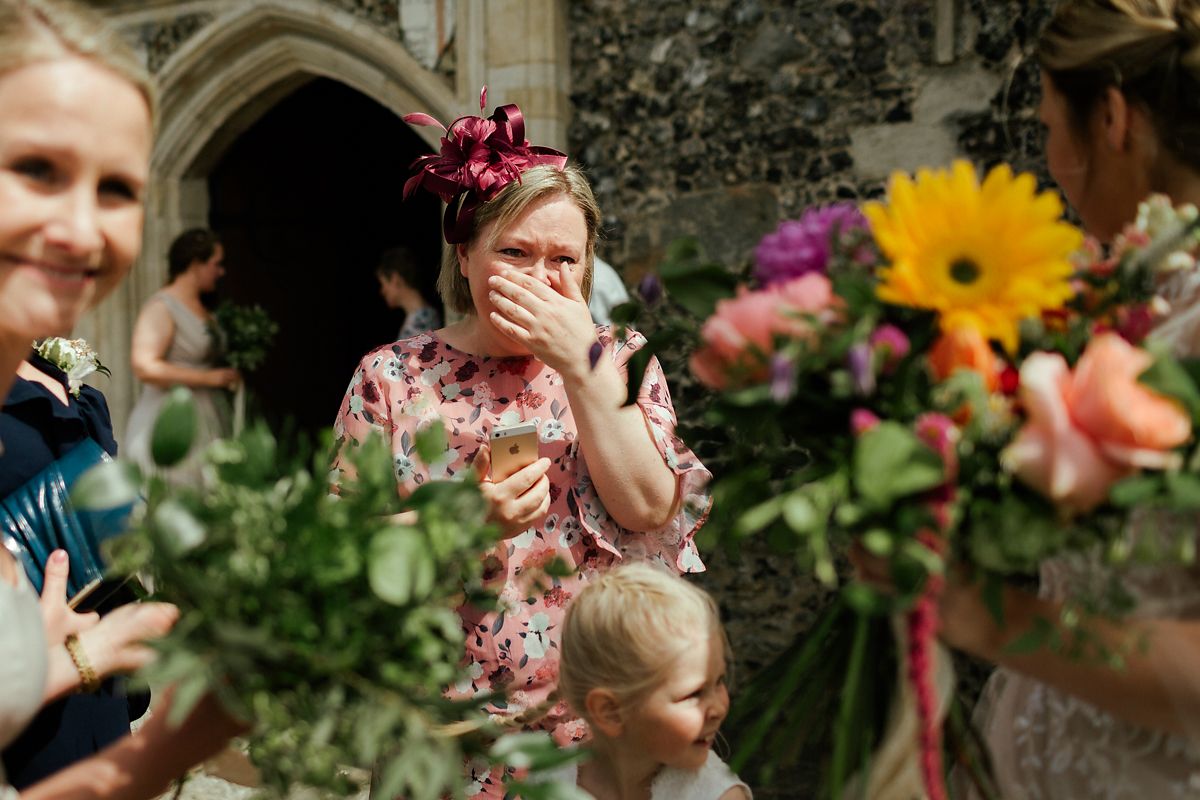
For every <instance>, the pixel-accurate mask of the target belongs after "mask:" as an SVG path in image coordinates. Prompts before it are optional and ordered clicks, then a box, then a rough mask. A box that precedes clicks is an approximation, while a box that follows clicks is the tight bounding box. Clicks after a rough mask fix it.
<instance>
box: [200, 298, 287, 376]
mask: <svg viewBox="0 0 1200 800" xmlns="http://www.w3.org/2000/svg"><path fill="white" fill-rule="evenodd" d="M213 325H214V326H216V328H217V330H218V331H219V332H220V335H219V337H218V338H219V340H220V342H221V348H220V349H221V358H222V360H223V361H224V362H225V363H226V364H228V365H229V366H231V367H233V368H234V369H236V370H241V371H242V372H253V371H254V370H256V369H258V367H259V366H260V365H261V364H262V363H263V361H265V360H266V358H267V354H268V353H269V352H270V350H271V345H272V344H274V342H275V336H276V335H277V334H278V333H279V325H278V323H276V322H275V320H273V319H271V317H270V315H269V314H267V312H266V311H265V310H264V309H263V307H262V306H260V305H252V306H241V305H235V304H233V303H229V302H225V303H222V304H221V305H220V306H218V307H217V310H216V311H214V312H213Z"/></svg>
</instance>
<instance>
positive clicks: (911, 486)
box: [854, 422, 945, 508]
mask: <svg viewBox="0 0 1200 800" xmlns="http://www.w3.org/2000/svg"><path fill="white" fill-rule="evenodd" d="M944 480H945V468H944V467H943V465H942V460H941V458H940V457H939V456H938V455H937V453H935V452H933V451H932V450H930V449H929V448H928V447H926V446H925V445H924V444H923V443H922V442H921V440H920V439H918V438H917V436H916V434H914V433H913V432H912V431H910V430H908V429H907V428H905V427H904V426H902V425H900V424H899V423H896V422H881V423H880V424H879V425H876V426H875V427H874V428H873V429H871V430H870V431H868V432H867V433H865V434H863V435H862V436H861V437H860V438H859V439H858V441H857V442H856V443H855V447H854V488H855V489H857V490H858V493H859V494H860V495H862V497H863V498H864V499H865V500H867V502H869V503H870V504H872V505H873V506H875V507H876V508H887V507H888V506H890V505H891V504H892V503H894V502H895V501H896V500H899V499H900V498H903V497H906V496H908V495H912V494H916V493H917V492H923V491H927V490H929V489H933V488H934V487H936V486H939V485H940V484H941V483H942V482H943V481H944Z"/></svg>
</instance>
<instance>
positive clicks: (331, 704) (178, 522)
mask: <svg viewBox="0 0 1200 800" xmlns="http://www.w3.org/2000/svg"><path fill="white" fill-rule="evenodd" d="M195 426H196V419H195V409H194V407H193V406H192V404H191V401H190V398H189V397H188V394H187V391H186V390H184V389H179V390H176V392H175V394H173V395H172V396H171V397H170V398H169V399H168V401H167V402H166V403H165V404H164V408H163V411H162V412H161V414H160V416H159V419H158V421H157V423H156V425H155V428H154V430H153V434H152V444H151V450H152V454H153V456H154V458H155V460H156V462H157V463H159V464H160V465H162V466H170V465H172V464H173V463H176V462H177V461H178V460H180V459H181V458H183V457H184V455H185V454H186V453H187V452H188V449H189V447H190V444H191V439H192V437H193V436H194V432H195ZM415 448H416V450H417V451H418V453H420V454H423V455H424V456H426V457H429V456H430V455H431V454H437V453H441V452H442V451H444V449H445V444H444V432H443V430H442V429H441V428H440V427H438V426H432V427H430V428H428V429H427V430H425V431H424V432H423V433H422V434H421V435H420V436H418V437H417V441H416V443H415ZM350 457H351V458H352V459H353V462H354V464H355V467H356V470H357V475H356V477H355V478H354V479H353V480H349V479H346V480H343V481H341V490H340V494H339V495H338V496H334V495H331V494H330V490H329V481H328V475H327V473H328V463H329V461H328V457H327V454H325V453H317V454H315V455H314V456H313V457H312V458H311V459H306V458H304V457H289V456H286V455H285V454H283V453H281V452H280V449H279V448H278V447H277V445H276V441H275V439H274V437H273V436H272V435H271V434H270V432H269V431H268V430H267V429H266V428H265V427H262V426H255V425H252V426H250V427H248V428H247V429H246V430H245V431H244V432H243V433H242V434H241V435H240V436H238V437H236V438H234V439H230V440H222V441H218V442H216V443H214V444H213V445H211V446H210V447H209V448H208V450H207V451H206V460H207V463H208V468H209V480H208V481H207V482H206V485H205V486H204V487H203V488H200V487H196V488H194V489H192V488H179V487H170V486H168V485H167V484H166V483H165V482H164V481H163V480H162V479H161V478H160V477H157V476H151V477H150V478H149V479H147V480H141V479H140V478H139V477H138V476H137V475H136V474H133V475H131V474H130V473H131V471H136V467H131V466H130V465H127V464H123V463H113V464H110V465H107V466H105V467H102V468H100V470H98V471H93V472H91V473H89V474H87V475H85V476H84V477H83V478H81V480H80V483H79V485H78V487H77V490H76V491H75V492H74V493H73V500H74V502H76V503H77V504H81V505H84V506H92V507H97V506H101V507H102V506H108V505H115V504H118V503H120V502H122V501H127V500H130V499H132V498H134V497H137V496H138V495H139V494H140V495H142V496H143V497H144V498H145V503H144V504H143V505H142V506H141V508H140V509H139V510H138V511H137V512H135V517H134V519H133V522H132V530H131V532H130V533H128V534H126V535H125V536H124V537H122V538H118V539H117V540H116V541H115V543H114V545H113V547H112V548H111V553H110V555H111V557H112V558H111V560H112V562H113V568H114V570H115V571H117V572H118V573H120V574H132V573H134V572H137V573H138V574H141V575H144V576H148V577H150V578H151V579H152V583H153V586H154V587H155V597H156V599H162V600H166V601H169V602H172V603H175V604H176V605H178V606H179V608H180V609H181V616H180V619H179V622H178V623H177V624H176V625H175V627H174V629H173V630H172V631H171V633H170V635H169V636H168V637H167V638H166V639H164V640H162V641H160V642H156V643H155V646H156V648H158V649H159V650H160V657H159V659H158V661H157V662H156V663H155V664H154V665H152V667H151V668H150V672H149V673H148V674H147V676H146V677H147V678H149V679H150V680H152V681H154V682H156V683H160V684H173V685H175V686H176V691H175V702H174V704H173V705H172V707H171V713H172V714H174V715H178V716H179V718H182V717H183V716H185V715H186V713H187V711H188V710H189V709H190V707H191V706H192V704H194V703H195V702H196V701H198V700H199V699H200V698H201V697H202V696H203V695H204V694H205V693H209V692H212V693H215V694H216V695H217V696H218V697H219V698H220V699H221V700H222V701H223V702H224V704H225V705H226V707H227V708H228V709H229V710H230V712H231V713H233V714H234V715H236V716H238V717H240V718H242V719H244V720H247V721H248V722H249V723H251V724H252V726H253V727H252V729H251V732H250V733H249V734H248V735H247V738H248V743H249V754H250V758H251V760H252V761H253V763H254V764H255V765H256V766H257V767H258V769H259V770H260V772H261V775H262V779H263V783H264V786H265V787H266V788H267V789H269V790H271V791H272V792H273V793H275V794H277V795H283V794H284V793H285V792H286V790H287V789H288V788H289V787H292V786H308V787H312V788H315V789H320V790H323V791H324V793H327V794H329V795H331V796H347V794H351V793H354V792H356V791H358V787H357V786H356V781H355V780H352V778H353V776H354V773H351V775H350V776H348V775H347V772H346V770H347V769H350V768H357V770H358V773H357V774H358V776H359V777H358V779H357V780H358V781H361V780H362V777H361V776H362V775H365V774H368V773H369V772H370V771H371V770H373V769H374V770H375V771H376V772H375V777H376V786H375V790H376V791H377V792H378V793H379V794H378V796H380V797H388V798H390V797H397V796H403V797H409V798H414V800H420V799H421V798H424V799H425V800H436V798H441V797H447V796H455V797H457V796H461V793H462V791H463V777H462V776H463V765H464V763H465V759H466V758H468V757H471V758H481V759H484V760H488V761H491V762H493V763H498V764H508V765H510V766H516V767H522V768H527V769H538V768H541V767H546V766H555V765H557V764H559V763H561V762H562V761H563V760H564V756H563V755H562V754H561V753H559V752H558V751H557V749H556V748H555V746H554V743H553V742H552V741H551V740H550V739H549V737H548V736H547V735H541V736H538V735H534V734H513V733H511V732H507V733H506V731H505V730H504V729H503V727H502V726H500V725H498V724H495V723H493V722H492V721H491V720H489V718H488V717H487V715H486V714H485V713H484V711H483V710H482V709H483V707H484V705H485V704H486V703H488V702H489V701H490V700H492V699H493V698H492V697H491V696H480V697H475V698H472V699H471V700H468V701H452V700H448V699H446V698H445V697H444V692H445V690H446V688H447V687H448V686H452V685H454V684H455V683H456V682H458V681H461V680H462V679H463V677H464V676H463V675H462V674H461V670H460V661H461V660H462V655H463V641H464V634H463V631H462V628H461V625H460V621H459V618H458V614H457V613H456V610H455V609H456V608H457V607H458V606H459V605H461V604H463V603H470V604H472V605H475V606H477V607H481V608H487V607H489V606H490V605H491V604H493V603H495V601H496V598H495V596H494V595H493V593H492V592H491V591H490V590H489V589H488V588H487V587H486V586H485V585H484V580H483V566H482V565H483V559H482V558H481V557H480V554H481V553H483V552H484V551H485V550H486V549H487V548H488V547H489V546H490V545H492V544H493V543H494V542H495V537H496V535H497V534H496V530H495V528H494V526H492V525H491V524H489V523H487V522H486V521H485V519H484V517H485V510H486V509H485V504H484V502H483V499H482V497H481V495H480V494H479V491H478V487H477V486H475V485H473V484H471V483H469V482H446V481H431V482H428V483H426V484H424V485H423V486H421V487H420V489H418V490H417V491H416V492H414V493H413V494H412V495H411V496H410V497H408V498H407V499H404V500H401V499H400V498H398V497H397V495H396V479H395V474H394V471H393V470H394V464H393V461H392V457H391V454H390V452H388V447H387V445H386V443H385V442H384V441H383V440H382V438H380V439H378V440H377V441H376V440H371V441H366V442H364V443H363V445H362V446H361V447H359V448H355V450H354V452H353V454H352V455H351V456H350ZM404 511H412V512H416V513H415V519H414V520H412V521H410V522H401V521H398V520H397V518H396V517H395V516H394V515H395V514H398V513H400V512H404ZM550 569H553V565H550V566H548V567H547V570H550ZM468 683H469V681H468ZM569 757H570V756H566V758H569ZM521 791H522V794H523V796H525V797H530V798H535V800H554V798H559V799H560V800H565V798H567V797H570V796H571V795H569V794H567V792H568V790H567V789H565V788H562V787H558V786H557V785H555V784H548V785H540V786H531V787H528V788H526V789H522V790H521Z"/></svg>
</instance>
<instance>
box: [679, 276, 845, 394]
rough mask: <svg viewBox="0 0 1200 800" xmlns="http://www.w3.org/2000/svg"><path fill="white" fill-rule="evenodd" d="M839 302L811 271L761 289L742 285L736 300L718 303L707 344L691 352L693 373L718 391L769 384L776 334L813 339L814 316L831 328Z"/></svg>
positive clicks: (705, 335)
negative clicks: (811, 316) (763, 383)
mask: <svg viewBox="0 0 1200 800" xmlns="http://www.w3.org/2000/svg"><path fill="white" fill-rule="evenodd" d="M838 304H840V301H839V300H838V298H837V297H836V296H835V295H834V293H833V284H831V283H830V281H829V279H828V278H826V277H825V276H824V275H820V274H817V273H809V274H807V275H804V276H803V277H800V278H796V279H795V280H791V281H788V282H787V283H781V284H776V285H774V286H771V287H770V288H768V289H763V290H761V291H754V292H752V291H750V290H749V289H747V288H746V287H744V286H742V287H739V288H738V293H737V296H736V297H734V298H732V299H729V300H721V301H718V302H717V308H716V311H715V312H714V313H713V315H712V316H711V317H709V318H708V319H707V320H706V321H705V323H704V326H703V327H702V328H701V329H700V336H701V338H702V339H703V340H704V344H703V346H702V347H701V348H700V349H699V350H697V351H696V352H695V353H693V354H692V357H691V360H690V364H691V367H692V372H693V373H694V374H695V375H696V377H697V378H699V379H700V381H701V382H702V383H704V384H705V385H707V386H710V387H712V388H714V389H724V388H726V387H727V386H729V385H744V384H746V383H756V382H761V381H764V380H766V379H767V378H768V377H769V375H770V358H771V355H772V354H773V353H774V351H775V337H776V336H791V337H797V338H800V337H811V336H812V334H813V330H812V323H811V322H810V320H809V319H807V318H806V315H815V316H816V317H817V319H818V321H819V322H821V323H822V324H828V323H830V322H833V321H834V320H835V319H836V316H837V315H836V311H835V306H836V305H838Z"/></svg>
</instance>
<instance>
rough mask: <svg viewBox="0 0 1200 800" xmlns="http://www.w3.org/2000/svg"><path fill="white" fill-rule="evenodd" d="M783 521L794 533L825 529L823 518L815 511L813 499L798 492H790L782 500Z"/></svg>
mask: <svg viewBox="0 0 1200 800" xmlns="http://www.w3.org/2000/svg"><path fill="white" fill-rule="evenodd" d="M783 521H784V522H786V523H787V524H788V527H789V528H791V529H792V530H793V531H795V532H796V533H817V532H819V531H823V530H824V529H825V519H824V517H823V516H822V515H821V514H819V513H818V512H817V508H816V506H815V505H813V501H812V500H810V499H809V498H808V497H806V496H805V495H804V494H801V493H800V492H792V493H791V494H789V495H787V496H786V497H785V498H784V500H783Z"/></svg>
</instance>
